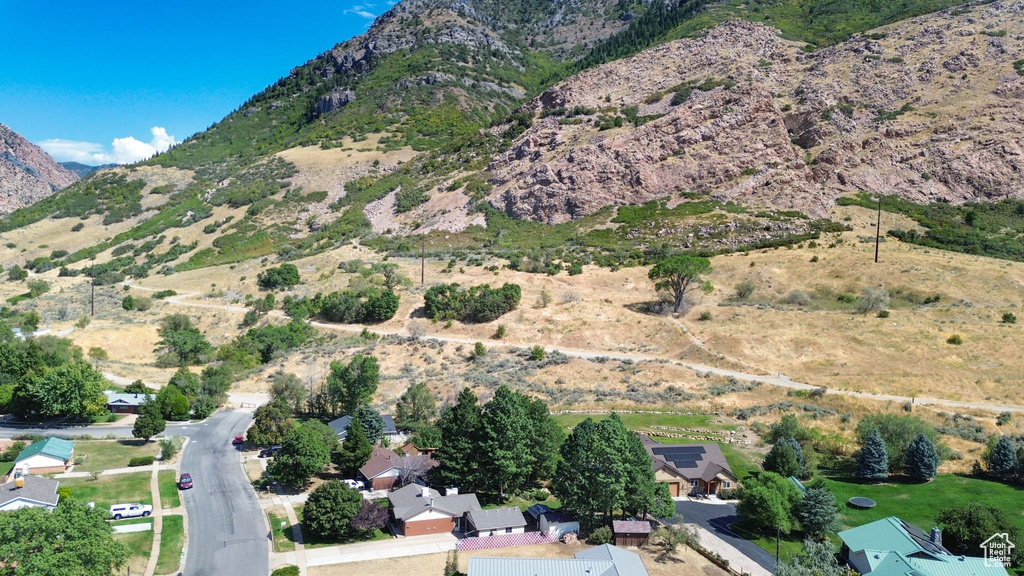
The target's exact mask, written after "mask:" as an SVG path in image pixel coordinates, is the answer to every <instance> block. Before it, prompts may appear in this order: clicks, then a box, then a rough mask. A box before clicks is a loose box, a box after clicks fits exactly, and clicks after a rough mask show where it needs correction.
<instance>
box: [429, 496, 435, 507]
mask: <svg viewBox="0 0 1024 576" xmlns="http://www.w3.org/2000/svg"><path fill="white" fill-rule="evenodd" d="M429 505H430V506H433V505H434V497H433V496H431V497H430V504H429Z"/></svg>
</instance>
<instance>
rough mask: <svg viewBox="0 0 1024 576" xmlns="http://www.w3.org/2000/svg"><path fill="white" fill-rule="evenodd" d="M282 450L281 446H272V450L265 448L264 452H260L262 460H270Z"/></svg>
mask: <svg viewBox="0 0 1024 576" xmlns="http://www.w3.org/2000/svg"><path fill="white" fill-rule="evenodd" d="M280 449H281V446H280V445H278V446H271V447H270V448H264V449H263V450H260V458H270V457H271V456H273V455H274V454H277V451H278V450H280Z"/></svg>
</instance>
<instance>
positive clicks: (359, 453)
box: [331, 416, 373, 478]
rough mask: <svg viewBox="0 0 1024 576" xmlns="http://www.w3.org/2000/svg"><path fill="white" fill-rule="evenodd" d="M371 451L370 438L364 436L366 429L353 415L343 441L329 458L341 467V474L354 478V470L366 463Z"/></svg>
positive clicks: (356, 470)
mask: <svg viewBox="0 0 1024 576" xmlns="http://www.w3.org/2000/svg"><path fill="white" fill-rule="evenodd" d="M372 453H373V446H371V445H370V440H369V438H367V437H366V431H365V430H364V429H363V426H362V424H361V423H360V422H359V417H358V416H353V417H352V421H351V422H350V423H349V426H348V435H347V436H345V441H344V442H342V443H341V446H339V447H338V448H337V449H336V450H335V451H334V453H332V454H331V459H332V460H333V461H334V463H335V464H336V465H337V466H338V468H339V469H341V473H342V474H344V475H345V476H347V477H349V478H354V477H355V475H356V472H358V471H359V468H361V467H362V465H363V464H366V461H367V460H369V459H370V454H372Z"/></svg>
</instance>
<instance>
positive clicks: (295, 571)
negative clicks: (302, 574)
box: [270, 566, 299, 576]
mask: <svg viewBox="0 0 1024 576" xmlns="http://www.w3.org/2000/svg"><path fill="white" fill-rule="evenodd" d="M270 576H299V567H298V566H281V567H280V568H278V569H277V570H274V572H273V573H272V574H271V575H270Z"/></svg>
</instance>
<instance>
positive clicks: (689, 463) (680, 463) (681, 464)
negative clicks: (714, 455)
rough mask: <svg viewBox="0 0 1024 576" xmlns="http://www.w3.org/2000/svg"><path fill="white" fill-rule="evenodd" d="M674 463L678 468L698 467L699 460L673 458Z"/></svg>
mask: <svg viewBox="0 0 1024 576" xmlns="http://www.w3.org/2000/svg"><path fill="white" fill-rule="evenodd" d="M672 464H673V465H674V466H675V467H676V468H696V467H697V461H696V460H673V461H672Z"/></svg>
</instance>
